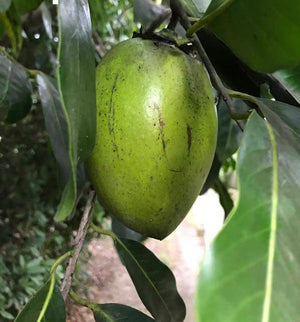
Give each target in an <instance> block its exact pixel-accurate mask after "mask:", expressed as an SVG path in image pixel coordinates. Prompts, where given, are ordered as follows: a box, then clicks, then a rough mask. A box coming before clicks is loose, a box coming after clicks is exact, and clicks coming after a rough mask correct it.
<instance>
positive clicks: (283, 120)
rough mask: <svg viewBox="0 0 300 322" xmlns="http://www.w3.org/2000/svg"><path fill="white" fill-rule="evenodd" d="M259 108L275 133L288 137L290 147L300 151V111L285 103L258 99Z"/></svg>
mask: <svg viewBox="0 0 300 322" xmlns="http://www.w3.org/2000/svg"><path fill="white" fill-rule="evenodd" d="M257 102H258V106H259V108H260V109H261V111H262V112H263V113H264V115H265V117H266V118H267V120H268V121H269V122H270V123H271V125H272V127H273V129H274V131H275V132H276V133H277V134H278V135H279V136H282V137H286V139H287V140H288V141H289V144H290V145H293V146H294V148H296V149H297V150H298V151H300V140H299V137H300V109H299V107H296V106H292V105H288V104H285V103H281V102H277V101H272V100H269V99H264V98H257Z"/></svg>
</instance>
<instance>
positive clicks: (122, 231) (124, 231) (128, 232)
mask: <svg viewBox="0 0 300 322" xmlns="http://www.w3.org/2000/svg"><path fill="white" fill-rule="evenodd" d="M111 229H112V231H113V232H114V233H115V234H116V235H118V236H119V237H122V238H128V239H133V240H135V241H142V240H144V239H145V238H146V237H145V236H143V235H141V234H140V233H137V232H136V231H134V230H132V229H130V228H128V227H127V226H125V225H124V224H123V223H121V221H120V220H118V219H117V218H116V217H114V216H111Z"/></svg>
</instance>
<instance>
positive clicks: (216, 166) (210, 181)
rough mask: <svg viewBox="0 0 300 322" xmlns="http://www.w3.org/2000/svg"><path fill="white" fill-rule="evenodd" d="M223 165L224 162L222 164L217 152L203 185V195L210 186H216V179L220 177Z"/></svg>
mask: <svg viewBox="0 0 300 322" xmlns="http://www.w3.org/2000/svg"><path fill="white" fill-rule="evenodd" d="M221 166H222V164H221V162H220V160H219V158H218V156H217V155H216V154H215V156H214V159H213V163H212V165H211V168H210V170H209V173H208V176H207V178H206V181H205V183H204V185H203V187H202V190H201V192H200V195H203V194H204V193H206V192H207V190H208V189H209V188H211V187H213V186H214V184H215V182H216V180H217V179H218V177H219V172H220V169H221Z"/></svg>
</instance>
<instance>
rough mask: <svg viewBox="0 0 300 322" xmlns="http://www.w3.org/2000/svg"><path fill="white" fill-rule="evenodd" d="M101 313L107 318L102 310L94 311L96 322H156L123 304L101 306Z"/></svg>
mask: <svg viewBox="0 0 300 322" xmlns="http://www.w3.org/2000/svg"><path fill="white" fill-rule="evenodd" d="M99 308H100V310H101V311H104V313H106V314H105V315H108V316H105V315H104V314H103V313H102V312H101V311H100V310H99V311H97V310H96V309H95V310H94V318H95V320H96V322H113V321H122V322H151V321H154V320H153V319H152V318H150V317H149V316H148V315H146V314H144V313H142V312H140V311H138V310H136V309H134V308H132V307H130V306H127V305H122V304H114V303H108V304H101V305H100V304H99Z"/></svg>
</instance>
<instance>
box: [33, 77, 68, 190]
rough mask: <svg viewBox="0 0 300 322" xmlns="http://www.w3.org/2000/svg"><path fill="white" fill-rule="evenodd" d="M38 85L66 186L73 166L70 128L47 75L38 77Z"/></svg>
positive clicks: (52, 143)
mask: <svg viewBox="0 0 300 322" xmlns="http://www.w3.org/2000/svg"><path fill="white" fill-rule="evenodd" d="M37 83H38V90H39V95H40V100H41V103H42V108H43V115H44V119H45V125H46V129H47V133H48V135H49V139H50V142H51V146H52V148H53V153H54V155H55V158H56V160H57V163H58V165H59V168H60V172H61V174H62V181H63V182H64V184H66V183H67V181H68V178H69V177H70V173H71V164H70V161H69V154H68V127H67V123H66V119H65V115H64V111H63V109H62V106H61V102H60V98H59V93H58V91H57V89H56V87H55V86H54V85H53V83H51V82H50V79H49V78H48V77H47V76H46V75H45V74H42V73H40V74H39V75H38V76H37Z"/></svg>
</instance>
